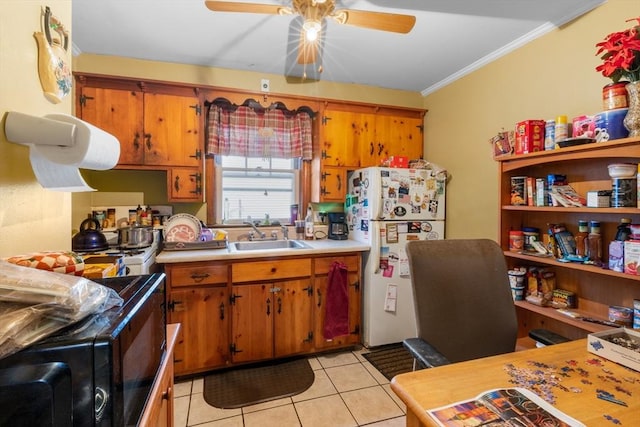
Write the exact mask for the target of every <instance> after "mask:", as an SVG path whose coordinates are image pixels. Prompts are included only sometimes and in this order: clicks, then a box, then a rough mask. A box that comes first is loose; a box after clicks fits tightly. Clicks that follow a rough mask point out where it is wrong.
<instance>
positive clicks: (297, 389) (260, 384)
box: [204, 358, 314, 409]
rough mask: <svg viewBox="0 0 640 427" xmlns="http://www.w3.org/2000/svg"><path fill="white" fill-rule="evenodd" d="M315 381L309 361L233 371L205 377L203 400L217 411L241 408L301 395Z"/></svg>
mask: <svg viewBox="0 0 640 427" xmlns="http://www.w3.org/2000/svg"><path fill="white" fill-rule="evenodd" d="M313 379H314V374H313V369H311V365H309V362H308V361H307V359H306V358H301V359H293V360H292V359H288V360H284V361H273V362H269V363H266V364H261V365H259V366H252V367H245V368H233V369H229V370H226V371H222V372H216V373H214V374H211V375H207V376H206V377H205V378H204V400H205V401H206V402H207V403H208V404H209V405H211V406H214V407H216V408H223V409H231V408H240V407H242V406H248V405H255V404H256V403H261V402H267V401H269V400H275V399H280V398H283V397H288V396H293V395H295V394H299V393H302V392H303V391H305V390H306V389H308V388H309V387H311V384H313Z"/></svg>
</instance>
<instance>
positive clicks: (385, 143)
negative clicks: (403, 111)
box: [371, 115, 424, 166]
mask: <svg viewBox="0 0 640 427" xmlns="http://www.w3.org/2000/svg"><path fill="white" fill-rule="evenodd" d="M422 126H423V119H422V118H413V117H402V116H394V115H379V116H377V117H376V126H375V129H376V132H375V142H374V145H375V154H374V156H373V157H375V159H376V160H378V162H377V164H380V161H381V160H384V159H387V158H388V157H390V156H406V157H407V158H408V159H409V160H412V159H419V158H422V153H423V145H424V142H423V136H422V129H423V128H422ZM371 166H374V165H371Z"/></svg>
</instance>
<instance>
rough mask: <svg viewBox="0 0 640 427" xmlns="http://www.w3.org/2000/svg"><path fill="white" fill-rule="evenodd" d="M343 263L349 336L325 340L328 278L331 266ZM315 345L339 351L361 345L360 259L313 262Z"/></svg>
mask: <svg viewBox="0 0 640 427" xmlns="http://www.w3.org/2000/svg"><path fill="white" fill-rule="evenodd" d="M336 261H337V262H341V263H343V264H344V265H346V267H347V271H348V279H347V283H348V286H349V334H348V335H343V336H338V337H334V338H333V339H330V340H328V339H325V338H324V336H323V326H324V322H325V311H326V298H327V287H328V284H329V282H328V278H329V271H330V269H331V265H332V264H333V263H334V262H336ZM313 262H314V326H315V327H314V342H315V347H316V349H317V350H327V349H331V348H339V347H343V346H346V345H349V344H358V343H359V342H360V322H361V319H360V318H361V316H360V313H361V310H360V301H361V295H362V294H361V289H360V264H361V260H360V255H359V254H355V255H346V256H327V257H318V258H314V260H313Z"/></svg>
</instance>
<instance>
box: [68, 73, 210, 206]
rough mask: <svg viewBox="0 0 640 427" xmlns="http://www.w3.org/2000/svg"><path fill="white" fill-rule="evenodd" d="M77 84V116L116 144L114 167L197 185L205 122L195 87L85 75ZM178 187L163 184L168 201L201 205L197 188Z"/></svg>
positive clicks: (201, 158) (200, 177) (185, 184)
mask: <svg viewBox="0 0 640 427" xmlns="http://www.w3.org/2000/svg"><path fill="white" fill-rule="evenodd" d="M76 83H77V84H76V93H77V95H76V115H77V116H78V117H79V118H81V119H83V120H85V121H87V122H89V123H91V124H93V125H95V126H97V127H99V128H101V129H103V130H105V131H107V132H109V133H111V134H112V135H114V136H115V137H116V138H117V139H118V141H120V158H119V160H118V164H117V166H116V169H147V170H149V169H151V170H165V171H167V174H168V180H169V182H171V183H175V182H176V181H175V177H176V176H186V177H189V176H196V177H197V180H198V181H201V179H202V172H203V162H204V159H203V154H202V153H203V147H204V137H203V132H202V131H201V129H203V127H204V119H203V117H202V101H201V100H200V96H199V95H198V90H197V89H196V88H194V87H190V86H183V85H173V84H165V83H159V82H149V81H139V80H135V79H126V78H115V77H114V78H112V77H105V76H94V75H85V74H77V75H76ZM174 168H177V169H175V170H174ZM185 168H189V169H185ZM194 181H195V180H194ZM179 183H180V184H181V189H184V190H185V191H183V192H181V193H179V194H176V193H177V192H176V190H175V185H170V186H168V189H169V194H168V198H169V201H177V202H197V201H202V197H203V193H202V185H199V186H195V185H192V186H190V185H189V184H190V183H191V182H190V181H189V180H186V181H184V182H183V181H179ZM187 188H188V190H187ZM193 191H195V193H193ZM187 195H189V196H190V197H186V196H187Z"/></svg>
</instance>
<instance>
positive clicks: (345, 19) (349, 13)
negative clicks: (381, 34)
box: [331, 9, 416, 34]
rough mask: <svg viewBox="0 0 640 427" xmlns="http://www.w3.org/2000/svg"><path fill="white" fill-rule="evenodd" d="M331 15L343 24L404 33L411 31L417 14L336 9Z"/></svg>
mask: <svg viewBox="0 0 640 427" xmlns="http://www.w3.org/2000/svg"><path fill="white" fill-rule="evenodd" d="M331 17H332V18H333V19H335V20H336V21H338V22H339V23H341V24H346V25H353V26H356V27H362V28H371V29H373V30H381V31H390V32H393V33H402V34H406V33H408V32H409V31H411V30H412V29H413V26H414V25H415V23H416V17H415V16H411V15H400V14H397V13H385V12H371V11H365V10H349V9H342V10H336V11H335V12H334V13H333V14H331Z"/></svg>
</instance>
